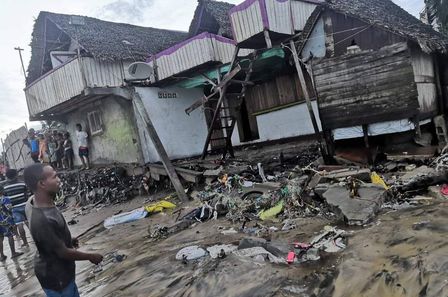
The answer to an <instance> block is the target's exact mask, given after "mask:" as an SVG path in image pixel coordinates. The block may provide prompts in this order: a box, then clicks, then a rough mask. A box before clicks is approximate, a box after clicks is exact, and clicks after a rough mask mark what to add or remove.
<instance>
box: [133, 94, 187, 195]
mask: <svg viewBox="0 0 448 297" xmlns="http://www.w3.org/2000/svg"><path fill="white" fill-rule="evenodd" d="M132 97H133V100H132V103H133V106H134V112H136V114H139V115H140V117H141V119H142V120H143V121H144V122H145V123H146V131H147V132H148V135H149V137H150V138H151V140H152V143H153V144H154V147H155V149H156V151H157V153H158V154H159V156H160V159H162V163H163V166H164V167H165V170H166V172H167V174H168V177H169V178H170V180H171V183H172V184H173V186H174V189H175V190H176V192H177V195H178V196H179V199H180V200H181V201H183V202H187V201H188V200H189V199H188V196H187V194H185V190H184V188H183V186H182V183H181V182H180V180H179V177H178V176H177V173H176V170H175V169H174V166H173V164H172V163H171V160H170V158H169V157H168V154H167V153H166V150H165V148H164V147H163V144H162V141H161V140H160V138H159V135H158V134H157V131H156V128H155V127H154V125H153V124H152V121H151V119H150V118H149V114H148V112H147V111H146V109H145V106H144V105H143V101H142V98H141V97H140V95H139V94H138V93H137V92H135V91H134V92H133V96H132Z"/></svg>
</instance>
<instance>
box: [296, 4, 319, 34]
mask: <svg viewBox="0 0 448 297" xmlns="http://www.w3.org/2000/svg"><path fill="white" fill-rule="evenodd" d="M316 7H317V5H316V4H313V3H308V2H303V1H295V0H292V1H291V11H292V20H293V27H294V30H295V31H302V30H303V28H304V27H305V24H306V21H307V20H308V18H309V17H310V16H311V14H312V13H313V11H314V9H315V8H316Z"/></svg>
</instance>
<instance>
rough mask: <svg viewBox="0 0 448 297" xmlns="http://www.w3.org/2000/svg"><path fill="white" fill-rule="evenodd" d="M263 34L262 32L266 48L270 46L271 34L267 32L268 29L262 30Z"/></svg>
mask: <svg viewBox="0 0 448 297" xmlns="http://www.w3.org/2000/svg"><path fill="white" fill-rule="evenodd" d="M263 34H264V39H265V41H266V45H267V47H268V48H272V40H271V36H269V32H268V30H266V29H265V30H264V31H263Z"/></svg>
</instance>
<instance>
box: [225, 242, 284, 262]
mask: <svg viewBox="0 0 448 297" xmlns="http://www.w3.org/2000/svg"><path fill="white" fill-rule="evenodd" d="M233 254H235V255H237V256H240V257H251V258H255V259H256V260H258V261H261V262H264V261H266V260H267V261H269V262H271V263H275V264H286V261H285V260H284V259H283V258H279V257H276V256H274V255H273V254H271V253H270V252H268V251H267V250H265V249H264V248H262V247H258V246H257V247H251V248H246V249H238V250H236V251H234V252H233Z"/></svg>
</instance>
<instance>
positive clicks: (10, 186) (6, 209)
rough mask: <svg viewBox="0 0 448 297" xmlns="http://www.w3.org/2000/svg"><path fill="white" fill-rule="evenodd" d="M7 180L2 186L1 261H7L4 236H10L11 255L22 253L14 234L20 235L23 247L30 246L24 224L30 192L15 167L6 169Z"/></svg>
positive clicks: (0, 209)
mask: <svg viewBox="0 0 448 297" xmlns="http://www.w3.org/2000/svg"><path fill="white" fill-rule="evenodd" d="M5 175H6V182H5V183H4V184H3V185H1V186H0V197H1V198H2V199H1V207H0V261H2V262H3V261H5V260H6V256H5V253H4V250H3V241H4V237H7V238H8V241H9V247H10V249H11V257H12V258H15V257H18V256H20V255H22V253H20V252H17V251H16V248H15V242H14V236H16V237H18V236H20V238H21V240H22V243H23V245H22V246H23V247H27V246H28V240H27V238H26V233H25V229H24V227H23V225H24V224H26V223H27V220H26V215H25V204H26V202H27V200H28V197H29V193H28V190H27V188H26V186H25V184H24V183H23V182H21V181H19V180H18V172H17V170H15V169H8V170H7V171H6V174H5Z"/></svg>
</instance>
